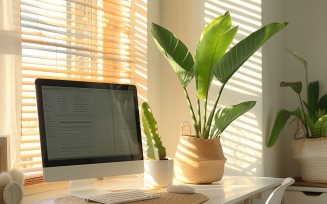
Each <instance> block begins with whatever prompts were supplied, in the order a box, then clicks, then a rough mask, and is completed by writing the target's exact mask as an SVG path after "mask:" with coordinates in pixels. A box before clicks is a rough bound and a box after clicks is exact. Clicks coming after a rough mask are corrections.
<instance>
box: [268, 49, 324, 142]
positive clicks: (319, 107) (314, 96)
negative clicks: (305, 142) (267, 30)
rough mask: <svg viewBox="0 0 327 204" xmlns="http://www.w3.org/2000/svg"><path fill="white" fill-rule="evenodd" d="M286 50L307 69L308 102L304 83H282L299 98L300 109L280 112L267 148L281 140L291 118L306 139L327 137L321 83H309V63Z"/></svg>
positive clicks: (282, 85) (281, 84)
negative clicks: (320, 92)
mask: <svg viewBox="0 0 327 204" xmlns="http://www.w3.org/2000/svg"><path fill="white" fill-rule="evenodd" d="M283 49H285V50H286V51H287V52H288V53H290V54H291V55H292V56H293V57H295V59H297V60H298V61H299V62H301V64H302V65H303V67H304V69H305V78H306V79H305V80H306V82H305V86H306V89H307V100H303V99H302V96H301V92H302V82H300V81H298V82H281V83H280V86H281V87H290V88H291V89H292V90H293V91H294V92H295V93H296V94H297V95H298V97H299V107H298V108H296V109H295V110H293V111H288V110H285V109H282V110H280V111H279V112H278V113H277V116H276V118H275V122H274V125H273V127H272V130H271V133H270V135H269V138H268V140H267V147H272V146H274V144H275V143H276V141H277V139H278V138H279V136H280V134H281V131H282V130H283V129H284V127H285V125H286V123H287V121H288V120H289V119H290V118H291V117H295V118H296V119H297V120H299V121H300V122H301V123H300V124H301V128H304V131H303V132H304V136H302V137H306V138H318V137H327V94H325V95H323V96H322V97H321V98H319V82H318V81H314V82H310V83H308V63H307V61H306V60H305V59H304V58H303V57H301V56H300V55H299V54H297V53H296V52H293V51H291V50H289V49H287V48H283Z"/></svg>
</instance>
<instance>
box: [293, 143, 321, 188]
mask: <svg viewBox="0 0 327 204" xmlns="http://www.w3.org/2000/svg"><path fill="white" fill-rule="evenodd" d="M292 150H293V157H294V158H295V159H296V160H297V161H298V162H299V163H300V166H301V178H302V179H303V180H304V181H306V182H316V183H327V173H326V172H327V138H314V139H313V138H310V139H309V138H303V139H296V140H294V141H293V143H292Z"/></svg>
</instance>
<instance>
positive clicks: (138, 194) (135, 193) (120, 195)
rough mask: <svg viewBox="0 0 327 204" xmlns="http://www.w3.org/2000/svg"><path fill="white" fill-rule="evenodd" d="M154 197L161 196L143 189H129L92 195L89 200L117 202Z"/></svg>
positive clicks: (113, 203) (110, 203)
mask: <svg viewBox="0 0 327 204" xmlns="http://www.w3.org/2000/svg"><path fill="white" fill-rule="evenodd" d="M154 198H159V196H157V195H154V194H149V193H145V192H144V191H142V190H129V191H122V192H109V193H105V194H101V195H96V196H91V197H89V198H88V200H91V201H96V202H99V203H105V204H116V203H128V202H132V201H140V200H149V199H154Z"/></svg>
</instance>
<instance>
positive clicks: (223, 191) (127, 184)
mask: <svg viewBox="0 0 327 204" xmlns="http://www.w3.org/2000/svg"><path fill="white" fill-rule="evenodd" d="M282 182H283V179H281V178H267V177H238V176H224V177H223V179H222V180H221V181H218V182H215V183H213V184H210V185H191V186H192V187H194V188H195V189H196V190H197V192H198V193H202V194H205V195H207V196H208V197H209V201H207V202H206V204H213V203H215V204H217V203H226V204H228V203H238V202H241V201H246V202H248V203H251V198H258V197H257V196H258V195H260V194H261V193H263V192H264V191H266V190H269V189H273V188H275V187H276V186H278V185H280V184H281V183H282ZM58 185H63V186H60V187H57V189H56V188H54V189H50V190H44V189H45V188H44V187H42V186H39V189H38V190H35V188H37V187H27V188H25V194H26V195H25V197H24V200H23V204H31V203H34V202H35V201H38V200H45V199H47V200H48V199H51V198H55V197H57V196H58V195H60V194H61V195H62V194H66V193H67V192H68V183H67V182H65V183H64V184H63V183H61V184H58ZM52 186H55V185H52ZM97 186H98V188H99V189H106V190H124V189H135V188H142V187H143V177H138V176H135V175H133V176H120V177H110V178H106V179H104V180H102V181H98V182H97ZM33 188H34V189H33ZM35 191H39V192H37V193H35ZM259 198H260V197H259ZM38 203H40V202H38ZM46 203H47V204H48V203H51V202H46Z"/></svg>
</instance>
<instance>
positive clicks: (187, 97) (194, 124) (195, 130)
mask: <svg viewBox="0 0 327 204" xmlns="http://www.w3.org/2000/svg"><path fill="white" fill-rule="evenodd" d="M183 90H184V94H185V96H186V99H187V103H188V106H189V108H190V111H191V116H192V120H193V127H194V132H195V137H199V134H198V127H197V121H196V117H195V114H194V110H193V106H192V103H191V100H190V96H189V95H188V92H187V89H186V87H185V86H183Z"/></svg>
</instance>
